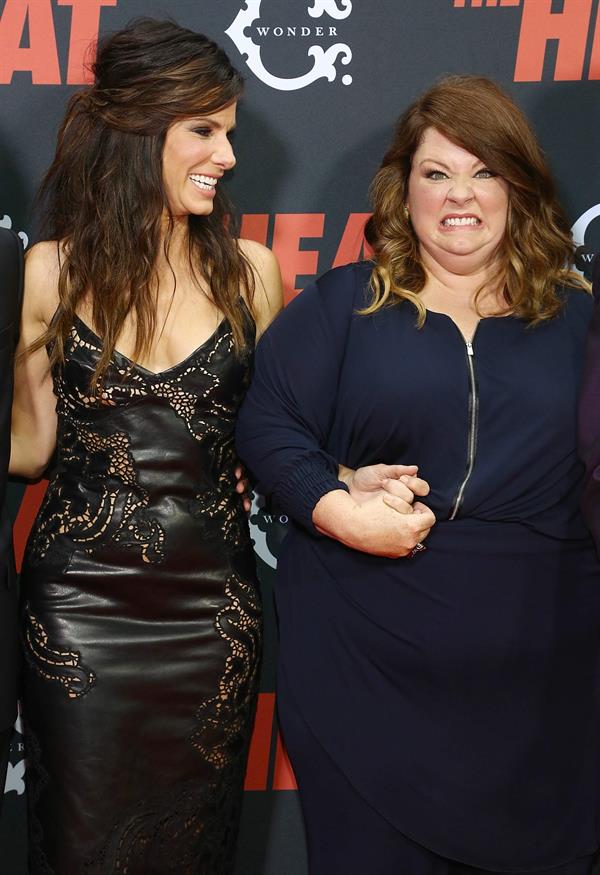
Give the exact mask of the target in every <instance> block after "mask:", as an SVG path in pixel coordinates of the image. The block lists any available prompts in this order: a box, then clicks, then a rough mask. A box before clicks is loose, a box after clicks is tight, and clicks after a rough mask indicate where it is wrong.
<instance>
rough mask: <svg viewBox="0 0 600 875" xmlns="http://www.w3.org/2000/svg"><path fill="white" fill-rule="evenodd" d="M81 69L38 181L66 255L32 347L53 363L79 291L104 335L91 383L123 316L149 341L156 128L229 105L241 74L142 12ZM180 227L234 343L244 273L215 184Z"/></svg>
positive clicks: (159, 134) (159, 188)
mask: <svg viewBox="0 0 600 875" xmlns="http://www.w3.org/2000/svg"><path fill="white" fill-rule="evenodd" d="M92 70H93V73H94V84H93V85H92V86H91V87H90V88H88V89H87V90H85V91H81V92H79V93H77V94H75V95H74V96H73V97H72V98H71V100H70V101H69V104H68V107H67V112H66V115H65V118H64V121H63V123H62V125H61V128H60V131H59V134H58V143H57V149H56V155H55V158H54V161H53V163H52V165H51V167H50V169H49V170H48V172H47V174H46V177H45V178H44V180H43V182H42V186H41V189H40V195H39V197H40V200H41V202H42V204H43V206H44V208H45V209H44V220H43V232H44V236H45V237H46V238H47V239H55V240H60V241H61V242H62V244H63V245H62V249H63V251H64V254H65V257H64V259H63V260H62V264H61V271H60V279H59V289H58V291H59V306H58V311H57V316H56V318H55V320H54V321H53V323H52V325H51V326H50V328H49V329H48V331H47V332H46V334H45V335H44V336H43V337H41V338H40V339H39V340H38V341H37V342H36V344H35V348H39V347H40V346H42V345H43V344H45V343H47V342H48V341H53V342H54V344H53V353H52V361H53V363H55V362H58V363H62V361H63V360H64V342H65V340H66V337H67V335H68V333H69V331H70V330H71V326H72V324H73V317H74V314H75V312H76V310H77V307H78V305H79V304H80V302H81V301H82V300H83V299H84V297H85V296H86V295H88V294H90V295H91V303H92V317H93V322H94V326H95V327H96V330H97V331H98V333H99V335H100V336H101V337H102V340H103V349H102V356H101V358H100V361H99V363H98V367H97V369H96V373H95V374H94V379H93V383H94V384H96V383H97V381H98V379H99V378H100V377H101V375H102V373H103V372H104V371H105V369H106V367H107V365H108V363H109V361H110V358H111V355H112V353H113V350H114V347H115V343H116V341H117V339H118V337H119V334H120V332H121V330H122V328H123V325H124V322H125V319H126V318H127V316H129V315H130V314H132V315H133V316H134V318H135V324H136V341H135V350H134V353H133V357H134V358H135V359H138V358H140V357H142V356H143V355H144V354H145V353H147V352H148V351H149V348H150V345H151V343H152V339H153V337H154V335H155V332H156V305H155V291H156V282H155V281H156V259H157V255H158V253H159V251H160V247H161V245H163V247H164V251H165V254H166V256H167V259H168V250H169V243H170V240H171V235H172V232H173V221H172V219H171V220H170V225H169V227H168V230H167V234H166V236H165V237H164V239H163V232H162V231H161V228H163V223H164V219H163V216H164V213H165V211H167V212H168V208H167V201H166V195H165V190H164V186H163V178H162V153H163V147H164V142H165V136H166V133H167V130H168V128H169V127H170V125H172V124H173V123H174V122H175V121H178V120H180V119H182V118H186V117H192V116H198V115H207V114H209V113H214V112H217V111H218V110H221V109H223V108H224V107H226V106H229V105H230V104H231V103H233V101H235V100H237V98H238V97H239V96H240V94H241V92H242V88H243V80H242V77H241V76H240V74H239V73H238V72H237V71H236V70H235V69H234V68H233V67H232V65H231V63H230V62H229V59H228V57H227V55H226V54H225V52H224V51H223V50H222V49H220V48H219V46H217V45H216V44H215V43H214V42H212V41H211V40H209V39H207V38H206V37H205V36H202V35H201V34H198V33H194V32H193V31H191V30H187V29H185V28H182V27H179V26H178V25H177V24H175V23H173V22H171V21H155V20H152V19H138V20H136V21H133V22H132V23H131V24H129V25H128V26H127V27H125V28H124V29H123V30H121V31H118V32H117V33H114V34H113V35H111V36H109V37H107V38H106V39H105V40H104V41H103V42H102V43H101V44H100V45H99V48H98V53H97V59H96V62H95V64H93V67H92ZM188 228H189V234H188V239H189V260H190V265H191V268H192V271H193V275H195V276H196V277H197V278H202V279H204V280H206V281H207V282H209V283H210V289H211V293H212V296H213V298H214V301H215V304H216V305H217V307H218V308H219V310H220V311H221V312H222V314H223V315H224V317H225V318H227V319H228V320H229V322H230V324H231V326H232V330H233V335H234V339H235V343H236V347H237V348H238V349H240V348H241V347H242V346H243V343H244V335H243V314H242V312H241V311H240V307H239V294H240V291H245V292H246V295H247V297H248V300H249V301H250V302H251V300H252V294H253V291H254V282H253V274H252V270H251V267H250V265H249V263H248V261H247V260H246V258H245V257H244V255H243V253H242V252H241V251H240V249H239V246H238V242H237V239H236V234H237V223H236V222H235V220H234V219H233V218H232V210H231V206H230V204H229V202H228V201H227V200H226V196H225V194H224V192H223V190H222V189H221V186H219V188H218V189H217V194H216V197H215V200H214V207H213V211H212V213H211V214H210V215H209V216H189V219H188Z"/></svg>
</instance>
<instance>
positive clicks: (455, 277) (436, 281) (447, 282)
mask: <svg viewBox="0 0 600 875" xmlns="http://www.w3.org/2000/svg"><path fill="white" fill-rule="evenodd" d="M421 260H422V263H423V267H424V268H425V272H426V274H427V281H426V284H425V289H424V291H426V290H427V287H429V286H432V287H435V288H437V289H440V290H445V291H447V292H449V293H451V294H452V295H454V296H456V297H459V296H460V297H461V298H466V299H468V300H469V301H472V300H473V299H474V297H475V294H476V292H477V291H478V290H479V289H482V290H483V291H482V294H481V295H480V300H485V299H486V298H488V297H492V298H494V299H496V298H497V296H498V294H499V290H498V285H497V280H495V276H494V275H495V272H496V269H497V263H496V262H495V261H494V262H492V263H487V264H481V261H480V260H478V261H477V262H475V260H474V259H464V258H463V257H460V256H457V257H450V258H449V259H448V261H447V262H446V263H444V264H441V263H440V262H439V261H436V260H435V259H434V258H433V257H432V256H431V255H430V254H429V253H428V252H427V251H425V250H423V249H422V250H421Z"/></svg>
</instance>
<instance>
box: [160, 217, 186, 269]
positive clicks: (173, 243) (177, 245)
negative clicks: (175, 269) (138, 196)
mask: <svg viewBox="0 0 600 875" xmlns="http://www.w3.org/2000/svg"><path fill="white" fill-rule="evenodd" d="M172 222H173V226H172V229H171V233H170V236H169V237H167V235H168V232H169V219H168V217H167V216H163V221H162V228H161V238H160V246H159V250H158V253H157V258H156V265H157V268H158V269H159V270H160V268H161V267H164V266H166V265H167V259H166V255H165V243H167V242H168V250H167V251H168V256H169V261H170V262H171V264H172V265H175V264H177V263H180V262H181V260H182V259H185V260H187V252H188V235H189V225H188V217H187V216H173V217H172Z"/></svg>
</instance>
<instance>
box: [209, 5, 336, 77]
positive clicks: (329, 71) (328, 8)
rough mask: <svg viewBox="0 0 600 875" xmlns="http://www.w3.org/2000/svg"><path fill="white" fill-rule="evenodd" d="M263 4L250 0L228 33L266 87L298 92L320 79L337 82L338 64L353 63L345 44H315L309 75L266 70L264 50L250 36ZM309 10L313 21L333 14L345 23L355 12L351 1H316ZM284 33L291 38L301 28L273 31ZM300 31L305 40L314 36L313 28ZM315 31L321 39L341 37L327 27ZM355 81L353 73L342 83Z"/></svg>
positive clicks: (333, 29) (332, 28)
mask: <svg viewBox="0 0 600 875" xmlns="http://www.w3.org/2000/svg"><path fill="white" fill-rule="evenodd" d="M261 2H262V0H246V3H245V7H244V8H243V9H241V10H240V11H239V12H238V14H237V15H236V17H235V19H234V20H233V22H232V23H231V25H230V26H229V27H228V29H227V30H226V31H225V33H226V34H227V36H228V37H229V38H230V39H231V40H233V42H234V43H235V45H236V46H237V48H238V50H239V52H240V54H241V55H244V56H245V57H246V63H247V65H248V67H249V68H250V70H252V72H253V73H254V75H255V76H256V77H257V78H258V79H260V80H261V82H264V83H265V85H269V86H270V87H271V88H276V89H277V90H278V91H296V90H297V89H299V88H305V87H306V86H307V85H311V84H312V83H313V82H316V81H317V79H327V81H328V82H333V81H334V79H335V78H336V76H337V69H336V66H335V65H336V63H337V60H338V58H340V56H341V63H342V64H344V65H348V64H349V63H350V61H351V60H352V51H351V49H350V46H348V45H346V44H345V43H335V45H332V46H330V47H329V48H328V49H323V48H321V46H317V45H313V46H310V48H309V49H308V51H307V55H308V56H309V57H311V58H312V59H313V66H312V68H311V69H310V70H309V71H308V72H307V73H304V74H303V75H302V76H295V77H293V78H290V79H284V78H282V77H280V76H274V75H273V74H272V73H270V72H269V71H268V70H267V69H266V67H265V65H264V64H263V62H262V58H261V54H260V52H261V47H260V46H258V45H256V43H255V42H254V41H253V40H252V37H251V36H247V35H246V30H247V29H248V28H249V27H250V25H252V24H253V23H254V22H255V21H256V20H257V19H259V18H260V4H261ZM338 2H339V6H338ZM340 7H341V8H340ZM306 11H307V12H308V14H309V15H310V16H311V18H321V16H323V15H329V16H330V18H333V19H336V20H337V21H341V20H342V19H344V18H348V16H349V15H350V13H351V12H352V2H351V0H313V5H312V6H310V7H308V8H307V10H306ZM260 30H261V33H262V30H264V31H265V32H266V33H268V30H269V29H268V28H263V29H260ZM284 30H287V31H288V34H287V35H290V36H291V35H295V32H296V31H297V30H298V28H296V27H293V28H287V29H286V28H283V27H279V28H273V34H274V35H275V36H282V35H283V33H284ZM299 30H300V33H301V36H304V37H306V36H308V35H309V34H310V33H311V28H309V27H301V28H299ZM314 30H315V34H316V35H318V36H337V29H336V28H335V27H329V28H325V27H324V26H323V25H321V26H318V27H315V28H314ZM277 31H279V33H277ZM351 82H352V76H350V75H349V74H346V75H345V76H342V83H343V84H344V85H350V84H351Z"/></svg>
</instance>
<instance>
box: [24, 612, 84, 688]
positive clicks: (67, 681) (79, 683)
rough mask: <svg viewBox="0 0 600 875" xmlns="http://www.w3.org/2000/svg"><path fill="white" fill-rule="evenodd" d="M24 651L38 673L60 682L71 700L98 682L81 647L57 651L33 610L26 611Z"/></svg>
mask: <svg viewBox="0 0 600 875" xmlns="http://www.w3.org/2000/svg"><path fill="white" fill-rule="evenodd" d="M25 617H26V626H25V654H26V656H27V659H28V661H29V663H30V664H31V665H32V666H33V668H34V669H35V671H36V672H37V673H38V675H39V676H40V677H42V678H44V680H47V681H58V683H59V684H61V685H62V686H63V687H64V689H65V690H66V693H67V696H68V697H69V698H70V699H80V698H81V697H82V696H85V695H86V693H89V691H90V690H91V688H92V687H93V686H94V684H95V683H96V675H95V674H94V672H93V671H90V670H89V669H87V668H86V667H85V666H84V665H82V664H81V653H79V651H78V650H54V649H53V648H52V647H51V646H50V644H49V642H48V633H47V632H46V630H45V629H44V627H43V626H42V624H41V623H40V622H39V620H38V619H37V617H34V615H33V614H32V613H31V611H30V610H29V608H26V610H25Z"/></svg>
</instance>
